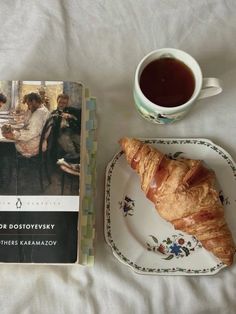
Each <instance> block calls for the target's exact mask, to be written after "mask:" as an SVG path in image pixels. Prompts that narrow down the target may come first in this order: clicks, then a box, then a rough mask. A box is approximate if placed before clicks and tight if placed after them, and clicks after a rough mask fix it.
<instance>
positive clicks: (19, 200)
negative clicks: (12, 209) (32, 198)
mask: <svg viewBox="0 0 236 314" xmlns="http://www.w3.org/2000/svg"><path fill="white" fill-rule="evenodd" d="M21 206H22V202H21V199H20V198H19V197H18V198H17V201H16V208H17V209H21Z"/></svg>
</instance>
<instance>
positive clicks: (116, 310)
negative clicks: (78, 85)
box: [0, 0, 236, 314]
mask: <svg viewBox="0 0 236 314" xmlns="http://www.w3.org/2000/svg"><path fill="white" fill-rule="evenodd" d="M0 16H1V19H0V20H1V36H0V78H1V79H9V80H12V79H14V80H40V79H43V80H72V81H74V80H76V81H83V82H84V83H85V84H86V85H87V86H89V87H90V90H91V93H92V95H94V96H96V98H97V103H98V108H97V112H98V124H99V130H98V147H99V149H98V160H97V168H98V175H97V198H96V213H97V214H96V230H97V234H96V242H95V251H96V257H95V266H94V267H93V268H86V267H82V266H76V265H72V266H52V265H44V266H37V265H4V264H2V265H0V277H1V280H0V312H1V314H16V313H23V314H31V313H34V314H38V313H44V314H52V313H57V314H64V313H65V314H78V313H99V314H100V313H112V314H120V313H122V314H126V313H127V314H131V313H135V314H138V313H140V314H144V313H145V314H146V313H159V314H161V313H164V314H172V313H184V314H185V313H186V314H189V313H191V314H200V313H201V314H203V313H208V314H211V313H212V314H213V313H214V314H215V313H224V314H231V313H235V309H236V298H235V295H236V264H235V263H234V265H233V266H232V267H231V268H229V269H225V270H222V271H220V272H219V273H218V274H216V275H213V276H150V275H147V276H143V275H142V276H141V275H137V274H135V273H134V272H133V271H132V270H131V269H130V268H128V267H127V266H125V265H123V264H121V263H120V262H119V261H118V260H117V259H116V258H115V257H114V256H113V255H112V252H111V250H110V248H109V247H108V245H107V244H106V243H105V240H104V236H103V209H104V178H105V167H106V165H107V163H108V162H109V160H110V159H111V158H112V156H113V154H114V153H115V152H117V150H118V149H119V147H118V139H119V138H120V137H122V136H124V135H126V136H136V137H198V138H199V137H201V138H209V139H211V140H213V141H214V142H215V143H216V144H218V145H221V146H222V147H224V148H225V149H226V150H227V151H228V152H229V153H230V154H231V155H232V156H233V157H234V158H236V144H235V138H236V124H235V116H236V115H235V112H236V107H235V99H236V89H235V82H236V40H235V38H236V36H235V35H236V2H235V1H234V0H224V1H218V0H208V1H207V0H200V1H190V0H182V1H177V0H170V1H164V0H156V1H155V0H146V1H144V0H126V1H111V0H97V1H92V0H78V1H76V0H68V1H66V0H65V1H63V0H61V1H59V0H58V1H57V0H50V1H48V0H41V1H31V0H25V1H23V0H22V1H20V0H15V1H1V3H0ZM162 47H173V48H180V49H182V50H185V51H187V52H188V53H190V54H192V55H193V57H195V58H196V59H197V60H198V62H199V64H200V66H201V68H202V71H203V74H204V76H205V77H218V78H220V79H221V80H222V82H223V85H224V87H223V88H224V90H223V92H222V94H220V95H218V96H215V97H212V98H208V99H204V100H201V101H199V102H198V103H197V104H196V106H194V108H193V109H192V110H191V112H190V113H189V115H188V116H187V117H186V118H185V119H183V120H182V121H180V122H177V123H176V124H173V125H169V126H156V125H154V124H151V123H149V122H147V121H144V120H143V119H142V118H141V117H140V116H139V115H138V113H137V112H136V110H135V107H134V105H133V96H132V86H133V77H134V72H135V68H136V66H137V64H138V62H139V61H140V59H141V58H142V57H143V56H144V55H145V54H147V53H148V52H150V51H151V50H154V49H158V48H162ZM144 216H145V212H144ZM232 231H233V234H234V237H235V238H236V226H235V229H234V230H232ZM127 241H128V239H127Z"/></svg>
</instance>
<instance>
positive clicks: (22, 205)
mask: <svg viewBox="0 0 236 314" xmlns="http://www.w3.org/2000/svg"><path fill="white" fill-rule="evenodd" d="M96 151H97V142H96V99H95V98H94V97H91V96H90V93H89V89H88V88H86V87H85V86H84V85H83V84H82V83H80V82H68V81H0V262H2V263H26V264H30V263H40V264H48V263H50V264H82V265H93V263H94V247H93V241H94V237H95V229H94V226H95V210H94V195H95V180H96Z"/></svg>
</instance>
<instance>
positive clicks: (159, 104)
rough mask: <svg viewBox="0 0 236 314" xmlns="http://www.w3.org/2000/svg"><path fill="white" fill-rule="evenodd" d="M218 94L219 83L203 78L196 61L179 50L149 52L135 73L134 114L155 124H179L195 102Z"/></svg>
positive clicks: (167, 49)
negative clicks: (176, 122) (138, 114)
mask: <svg viewBox="0 0 236 314" xmlns="http://www.w3.org/2000/svg"><path fill="white" fill-rule="evenodd" d="M155 73H156V74H157V75H154V74H155ZM155 84H156V85H155ZM221 92H222V86H221V82H220V80H219V79H217V78H203V76H202V71H201V68H200V66H199V64H198V63H197V61H196V60H195V59H194V58H193V57H192V56H190V55H189V54H188V53H186V52H184V51H182V50H178V49H173V48H163V49H159V50H155V51H152V52H150V53H149V54H148V55H146V56H145V57H144V58H143V59H142V60H141V61H140V63H139V64H138V66H137V69H136V72H135V80H134V90H133V93H134V100H135V105H136V107H137V110H138V112H139V113H140V114H141V116H142V117H144V118H145V119H147V120H149V121H151V122H154V123H157V124H168V123H173V122H175V121H178V120H180V119H182V118H183V117H184V116H185V115H186V114H187V113H188V112H189V110H190V109H191V108H192V106H193V105H194V104H195V103H196V100H198V99H202V98H206V97H210V96H214V95H217V94H219V93H221Z"/></svg>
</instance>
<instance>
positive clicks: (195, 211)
mask: <svg viewBox="0 0 236 314" xmlns="http://www.w3.org/2000/svg"><path fill="white" fill-rule="evenodd" d="M120 145H121V147H122V150H123V151H124V153H125V156H126V159H127V161H128V163H129V165H130V166H131V167H132V168H133V169H134V170H135V171H136V172H137V173H138V174H139V176H140V178H141V187H142V190H143V191H144V193H145V194H146V197H147V198H148V199H150V200H151V201H152V202H153V203H154V205H155V208H156V209H157V211H158V213H159V214H160V216H161V217H162V218H164V219H165V220H167V221H168V222H170V223H172V224H173V226H174V227H175V229H178V230H181V231H184V232H186V233H188V234H191V235H193V236H195V237H196V238H197V239H198V240H199V241H201V243H202V245H203V247H204V248H205V249H207V250H208V251H210V252H212V253H213V254H214V255H215V256H217V257H218V258H219V259H220V260H221V261H222V262H223V263H224V264H226V265H231V264H232V263H233V258H234V254H235V244H234V241H233V238H232V234H231V232H230V230H229V228H228V226H227V223H226V221H225V217H224V208H223V206H222V204H221V202H220V199H219V195H218V192H217V191H216V188H215V181H216V178H215V173H214V172H213V171H211V170H209V169H207V168H206V167H204V165H203V164H202V161H200V160H192V159H180V160H172V159H169V158H167V157H166V156H165V155H164V154H162V153H161V152H159V151H158V150H157V149H155V148H153V147H151V146H149V145H147V144H144V143H143V142H141V141H139V140H137V139H133V138H126V137H125V138H122V139H121V140H120Z"/></svg>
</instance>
